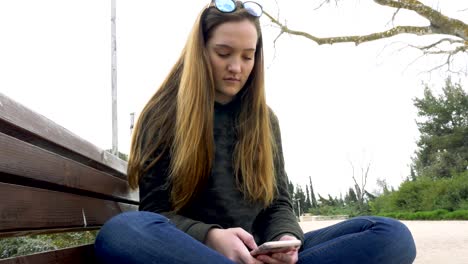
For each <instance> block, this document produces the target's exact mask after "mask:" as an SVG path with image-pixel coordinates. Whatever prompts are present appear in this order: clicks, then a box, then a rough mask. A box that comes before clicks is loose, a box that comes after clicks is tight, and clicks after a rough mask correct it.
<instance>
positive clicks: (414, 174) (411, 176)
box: [410, 166, 416, 181]
mask: <svg viewBox="0 0 468 264" xmlns="http://www.w3.org/2000/svg"><path fill="white" fill-rule="evenodd" d="M410 180H411V181H416V172H414V166H411V169H410Z"/></svg>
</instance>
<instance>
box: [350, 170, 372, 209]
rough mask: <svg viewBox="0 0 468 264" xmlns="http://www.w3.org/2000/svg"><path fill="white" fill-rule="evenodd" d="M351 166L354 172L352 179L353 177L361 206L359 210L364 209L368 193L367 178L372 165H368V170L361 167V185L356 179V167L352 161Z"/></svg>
mask: <svg viewBox="0 0 468 264" xmlns="http://www.w3.org/2000/svg"><path fill="white" fill-rule="evenodd" d="M349 164H351V168H352V170H353V176H352V177H353V181H354V189H355V190H356V196H357V200H358V205H359V208H360V209H362V207H363V205H364V195H365V194H366V192H367V191H366V185H367V177H368V175H369V169H370V165H371V163H370V162H369V163H368V164H367V168H363V167H361V182H360V183H358V182H357V180H356V177H355V175H354V165H353V163H352V162H351V161H350V162H349Z"/></svg>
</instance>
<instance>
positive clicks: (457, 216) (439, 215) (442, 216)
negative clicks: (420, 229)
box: [378, 209, 468, 220]
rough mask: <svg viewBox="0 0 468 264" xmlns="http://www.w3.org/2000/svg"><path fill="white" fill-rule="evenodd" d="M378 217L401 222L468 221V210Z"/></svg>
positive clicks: (396, 213)
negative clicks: (390, 218)
mask: <svg viewBox="0 0 468 264" xmlns="http://www.w3.org/2000/svg"><path fill="white" fill-rule="evenodd" d="M378 215H379V216H386V217H392V218H396V219H401V220H468V210H456V211H452V212H450V211H447V210H443V209H439V210H434V211H421V212H414V213H408V212H394V213H381V214H378Z"/></svg>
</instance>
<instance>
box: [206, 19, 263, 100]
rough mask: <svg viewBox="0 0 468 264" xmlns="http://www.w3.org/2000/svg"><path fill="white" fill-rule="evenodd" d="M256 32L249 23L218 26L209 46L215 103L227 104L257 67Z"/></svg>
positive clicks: (247, 21)
mask: <svg viewBox="0 0 468 264" xmlns="http://www.w3.org/2000/svg"><path fill="white" fill-rule="evenodd" d="M257 39H258V36H257V30H256V28H255V25H254V24H253V23H252V22H251V21H249V20H242V21H240V22H226V23H223V24H221V25H219V26H217V27H216V28H215V29H214V30H213V32H212V34H211V38H210V39H208V42H207V43H206V49H207V51H208V56H209V58H210V63H211V67H212V69H213V78H214V81H215V89H216V90H215V100H216V102H218V103H221V104H226V103H229V102H230V101H232V100H233V99H234V98H235V96H236V95H237V93H239V91H240V90H241V89H242V87H244V84H245V82H246V81H247V79H248V78H249V75H250V72H252V69H253V66H254V64H255V48H256V46H257Z"/></svg>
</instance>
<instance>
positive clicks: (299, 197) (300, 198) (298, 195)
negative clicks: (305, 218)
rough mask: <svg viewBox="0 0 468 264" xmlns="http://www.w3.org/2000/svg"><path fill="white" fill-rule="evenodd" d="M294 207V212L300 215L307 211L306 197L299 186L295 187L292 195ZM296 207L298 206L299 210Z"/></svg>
mask: <svg viewBox="0 0 468 264" xmlns="http://www.w3.org/2000/svg"><path fill="white" fill-rule="evenodd" d="M294 206H295V207H296V212H298V213H299V212H300V214H303V213H304V212H306V211H308V208H307V207H306V195H305V193H304V191H303V190H302V187H301V186H300V185H296V192H295V193H294ZM297 206H299V208H297ZM299 209H300V210H299Z"/></svg>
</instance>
